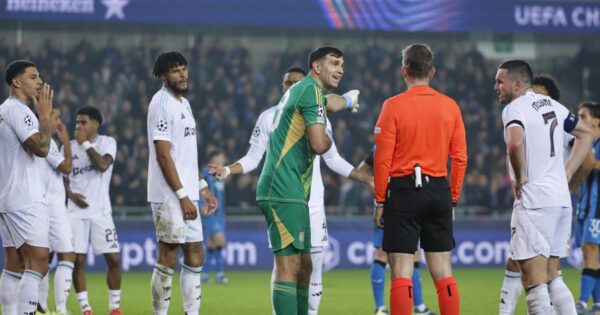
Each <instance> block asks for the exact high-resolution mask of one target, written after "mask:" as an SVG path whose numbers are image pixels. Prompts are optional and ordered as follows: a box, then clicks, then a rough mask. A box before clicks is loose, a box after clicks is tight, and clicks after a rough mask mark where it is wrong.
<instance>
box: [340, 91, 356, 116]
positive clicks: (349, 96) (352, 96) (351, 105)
mask: <svg viewBox="0 0 600 315" xmlns="http://www.w3.org/2000/svg"><path fill="white" fill-rule="evenodd" d="M359 94H360V91H359V90H350V91H348V92H346V93H344V95H343V96H344V98H345V99H346V109H347V110H348V111H349V112H351V113H356V112H357V111H358V108H359V107H360V105H359V104H358V95H359Z"/></svg>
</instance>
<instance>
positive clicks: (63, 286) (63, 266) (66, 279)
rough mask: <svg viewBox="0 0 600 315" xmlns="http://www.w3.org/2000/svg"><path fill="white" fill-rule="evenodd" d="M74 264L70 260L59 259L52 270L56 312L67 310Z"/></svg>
mask: <svg viewBox="0 0 600 315" xmlns="http://www.w3.org/2000/svg"><path fill="white" fill-rule="evenodd" d="M73 268H74V264H73V263H72V262H70V261H59V262H58V266H57V267H56V271H55V272H54V304H55V305H56V312H58V313H60V312H65V311H66V310H67V298H68V297H69V291H71V285H72V284H73Z"/></svg>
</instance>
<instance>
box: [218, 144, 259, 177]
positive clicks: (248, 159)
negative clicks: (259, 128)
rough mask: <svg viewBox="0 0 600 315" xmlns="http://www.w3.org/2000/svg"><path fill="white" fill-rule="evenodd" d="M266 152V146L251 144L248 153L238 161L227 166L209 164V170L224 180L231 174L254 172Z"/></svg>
mask: <svg viewBox="0 0 600 315" xmlns="http://www.w3.org/2000/svg"><path fill="white" fill-rule="evenodd" d="M264 154H265V148H264V147H261V146H257V145H254V144H251V145H250V148H249V149H248V152H247V153H246V155H244V156H243V157H242V158H241V159H239V160H238V161H237V162H235V163H233V164H231V165H227V166H220V165H216V164H208V165H207V167H208V172H209V174H211V175H213V176H215V177H216V178H218V179H221V180H224V179H225V178H227V176H229V175H238V174H246V173H249V172H252V171H253V170H255V169H256V168H257V167H258V164H260V160H262V157H263V155H264Z"/></svg>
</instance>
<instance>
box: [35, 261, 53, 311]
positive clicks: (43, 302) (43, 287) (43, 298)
mask: <svg viewBox="0 0 600 315" xmlns="http://www.w3.org/2000/svg"><path fill="white" fill-rule="evenodd" d="M49 289H50V271H48V272H46V275H45V276H44V277H43V278H42V282H40V292H39V293H38V304H39V306H40V308H41V309H43V310H44V311H46V312H48V291H49Z"/></svg>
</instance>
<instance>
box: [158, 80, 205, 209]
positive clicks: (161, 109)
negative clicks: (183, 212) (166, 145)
mask: <svg viewBox="0 0 600 315" xmlns="http://www.w3.org/2000/svg"><path fill="white" fill-rule="evenodd" d="M147 128H148V148H149V151H150V160H149V162H148V202H157V203H162V202H165V201H167V200H169V199H173V198H177V196H176V195H175V192H174V191H173V190H172V189H171V187H169V184H168V183H167V181H166V180H165V177H164V175H163V173H162V170H161V169H160V165H159V164H158V160H157V159H156V150H155V148H154V141H157V140H161V141H168V142H170V143H171V158H172V159H173V162H174V163H175V168H176V169H177V175H178V176H179V180H180V181H181V184H182V185H183V188H184V189H185V192H186V193H187V195H188V196H189V198H190V199H191V200H198V199H199V198H200V183H199V174H200V173H199V172H198V147H197V145H198V143H197V139H196V121H195V120H194V116H193V115H192V108H191V106H190V103H189V102H188V100H187V99H186V98H184V97H182V98H181V102H180V101H178V100H177V99H176V98H175V97H174V96H173V95H172V94H171V93H170V92H169V90H167V89H166V88H165V87H164V86H163V88H161V89H160V90H159V91H158V92H156V94H154V96H153V97H152V100H151V101H150V106H149V108H148V126H147Z"/></svg>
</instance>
